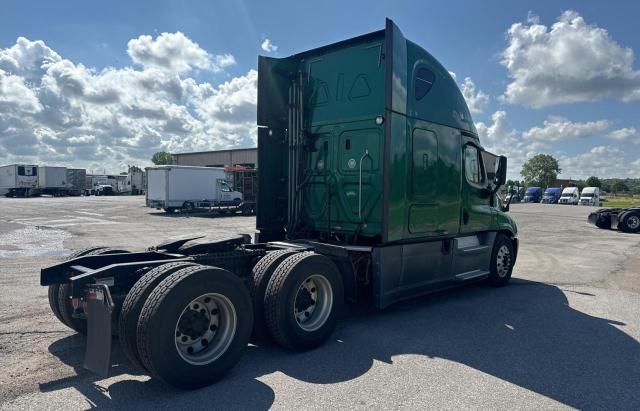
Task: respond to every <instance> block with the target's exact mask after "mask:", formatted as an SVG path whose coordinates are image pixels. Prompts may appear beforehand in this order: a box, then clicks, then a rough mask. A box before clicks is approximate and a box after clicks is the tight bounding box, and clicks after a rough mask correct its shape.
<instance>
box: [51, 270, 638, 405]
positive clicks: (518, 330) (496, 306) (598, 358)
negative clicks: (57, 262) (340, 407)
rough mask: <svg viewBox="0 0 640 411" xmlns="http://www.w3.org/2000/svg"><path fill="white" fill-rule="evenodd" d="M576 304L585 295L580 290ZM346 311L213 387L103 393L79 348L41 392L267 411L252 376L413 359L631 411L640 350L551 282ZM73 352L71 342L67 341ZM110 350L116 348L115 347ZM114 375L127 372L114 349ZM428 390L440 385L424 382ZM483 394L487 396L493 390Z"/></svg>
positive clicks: (330, 373)
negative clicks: (321, 336)
mask: <svg viewBox="0 0 640 411" xmlns="http://www.w3.org/2000/svg"><path fill="white" fill-rule="evenodd" d="M584 297H586V298H592V297H591V296H590V295H589V294H587V293H585V294H584ZM367 311H368V310H365V309H354V310H352V311H351V312H350V313H349V314H348V315H347V318H346V319H345V321H344V322H343V323H342V325H341V326H340V327H339V329H338V330H337V331H336V333H335V334H334V336H333V338H332V339H331V340H330V341H329V342H327V344H325V345H324V346H322V347H321V348H319V349H316V350H314V351H310V352H306V353H289V352H285V351H283V350H280V349H278V348H275V347H256V346H250V347H248V349H247V352H246V353H245V355H244V357H243V358H242V360H241V361H240V363H239V364H238V365H237V366H236V367H235V368H234V369H233V370H232V371H231V372H230V373H229V374H228V375H227V376H226V377H225V378H223V379H222V380H221V381H220V382H218V383H217V384H214V385H212V386H210V387H207V388H204V389H201V390H198V391H191V392H189V391H180V390H175V389H172V388H170V387H168V386H166V385H164V384H163V383H160V382H157V381H154V380H148V381H142V382H141V381H138V380H133V379H129V380H125V381H119V382H115V383H113V384H111V385H110V386H109V387H108V392H103V391H102V388H99V387H98V386H97V385H96V384H94V382H95V381H96V380H97V379H98V378H97V377H94V376H92V375H91V374H90V373H88V372H86V371H84V370H82V369H81V368H80V367H81V365H82V355H83V354H84V348H83V345H82V344H78V346H77V347H74V349H64V350H60V349H58V347H59V346H64V345H67V344H68V341H67V340H69V339H78V340H80V338H79V337H67V338H65V339H63V340H60V341H58V342H56V343H54V344H52V346H51V347H50V351H51V352H52V354H54V355H56V356H58V357H59V358H60V359H61V360H62V361H64V362H65V363H67V364H71V365H73V366H74V367H77V369H78V376H76V377H72V378H67V379H64V380H59V381H54V382H51V383H48V384H43V385H41V390H42V391H51V390H58V389H61V388H65V387H74V388H76V389H78V390H79V391H80V392H81V393H82V394H84V395H85V396H86V398H87V400H88V401H89V402H91V403H92V404H93V405H95V406H98V407H100V406H108V407H116V406H117V407H120V408H122V407H132V408H137V407H141V406H145V407H153V406H154V404H156V403H157V404H162V406H163V407H169V408H173V407H179V406H183V405H185V404H195V405H196V406H197V407H204V408H207V407H209V406H212V407H213V406H215V407H216V408H223V409H226V408H234V409H235V408H251V409H267V408H269V406H270V405H271V404H272V403H273V401H274V400H275V393H274V392H273V390H272V389H271V388H270V387H269V386H267V385H266V384H264V383H262V382H260V381H259V380H257V378H258V377H261V376H264V375H266V374H270V373H273V372H276V371H279V372H282V373H284V374H286V375H288V376H290V377H291V378H294V379H298V380H302V381H305V382H309V383H315V384H331V383H338V382H344V381H349V380H351V379H354V378H358V377H360V376H362V375H364V374H366V373H367V371H368V370H369V369H370V368H371V367H372V365H373V362H374V360H376V361H381V362H385V363H388V364H392V363H393V357H394V356H398V355H402V354H421V355H424V356H427V357H430V358H434V357H438V358H444V359H448V360H450V361H453V362H457V363H461V364H464V365H466V366H468V367H472V368H474V369H476V370H478V371H481V372H483V373H486V374H489V375H491V376H494V377H497V378H500V379H502V380H504V381H507V382H510V383H513V384H515V385H518V386H520V387H523V388H525V389H528V390H531V391H534V392H537V393H539V394H541V395H544V396H546V397H549V398H552V399H554V400H556V401H559V402H561V403H563V404H566V405H568V406H571V407H576V408H590V409H594V408H595V409H602V408H606V409H639V408H640V395H639V393H638V390H637V389H635V390H634V389H633V387H636V388H637V387H640V367H639V366H638V364H640V344H639V343H638V341H636V340H635V339H634V338H632V337H630V336H629V335H627V334H626V333H624V332H623V331H621V330H620V329H619V328H618V327H621V328H624V326H625V324H624V323H620V322H617V321H614V320H608V319H603V318H597V317H592V316H589V315H586V314H584V313H582V312H580V311H576V310H574V309H573V308H571V307H570V306H569V305H568V301H567V299H566V297H565V295H564V294H563V292H562V291H561V290H560V289H559V288H557V287H555V286H551V285H547V284H543V283H538V282H532V281H525V280H518V279H514V280H513V281H512V283H511V285H510V286H508V287H505V288H500V289H494V288H488V287H484V286H477V285H471V286H467V287H463V288H460V289H457V290H451V291H446V292H442V293H439V294H434V295H431V296H427V297H423V298H420V299H416V300H411V301H409V302H405V303H401V304H398V305H396V306H394V307H391V308H390V309H388V310H385V311H383V312H380V313H376V314H371V313H368V312H367ZM74 345H76V344H75V342H74ZM115 345H117V343H116V344H115ZM114 351H115V352H114V355H113V358H114V364H115V365H116V367H114V373H120V374H128V373H130V372H132V371H133V370H132V369H131V368H130V367H129V366H128V365H124V364H123V363H124V358H123V355H122V353H121V352H120V351H119V349H116V350H114ZM421 384H423V385H425V386H431V387H433V386H434V385H437V384H439V382H438V381H424V382H421ZM486 388H487V393H488V394H487V395H490V394H489V392H490V389H491V387H486Z"/></svg>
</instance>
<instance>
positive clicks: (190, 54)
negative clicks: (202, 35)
mask: <svg viewBox="0 0 640 411" xmlns="http://www.w3.org/2000/svg"><path fill="white" fill-rule="evenodd" d="M127 53H128V54H129V56H130V57H131V59H132V60H133V62H134V63H137V64H140V65H142V66H143V67H145V68H157V69H162V70H168V71H171V72H176V73H183V72H186V71H189V70H192V69H203V70H211V71H213V72H220V71H222V70H223V69H224V68H226V67H228V66H231V65H233V64H235V62H236V61H235V59H234V57H233V56H232V55H231V54H222V55H215V56H212V55H210V54H209V53H207V52H206V51H205V50H203V49H202V48H200V46H199V45H198V44H197V43H195V42H194V41H193V40H191V39H189V38H188V37H187V36H185V35H184V34H182V33H181V32H176V33H162V34H160V35H159V36H158V37H156V38H155V39H153V38H152V37H151V36H149V35H142V36H140V37H138V38H137V39H131V40H129V43H128V45H127Z"/></svg>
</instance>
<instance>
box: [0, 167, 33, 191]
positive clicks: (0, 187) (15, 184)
mask: <svg viewBox="0 0 640 411" xmlns="http://www.w3.org/2000/svg"><path fill="white" fill-rule="evenodd" d="M37 187H38V166H36V165H33V164H10V165H7V166H2V167H0V195H5V196H7V197H30V196H31V195H32V194H34V191H35V190H36V188H37Z"/></svg>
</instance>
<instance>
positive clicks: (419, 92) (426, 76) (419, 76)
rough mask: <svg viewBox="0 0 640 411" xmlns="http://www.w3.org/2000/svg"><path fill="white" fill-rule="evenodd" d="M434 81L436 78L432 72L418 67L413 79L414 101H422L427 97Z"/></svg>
mask: <svg viewBox="0 0 640 411" xmlns="http://www.w3.org/2000/svg"><path fill="white" fill-rule="evenodd" d="M435 81H436V76H435V74H433V71H431V70H429V69H428V68H426V67H420V68H419V69H418V70H417V71H416V78H415V95H416V100H422V98H423V97H424V96H426V95H427V93H428V92H429V90H431V87H432V86H433V83H435Z"/></svg>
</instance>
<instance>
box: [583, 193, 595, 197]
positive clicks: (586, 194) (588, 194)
mask: <svg viewBox="0 0 640 411" xmlns="http://www.w3.org/2000/svg"><path fill="white" fill-rule="evenodd" d="M582 197H593V193H582Z"/></svg>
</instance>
